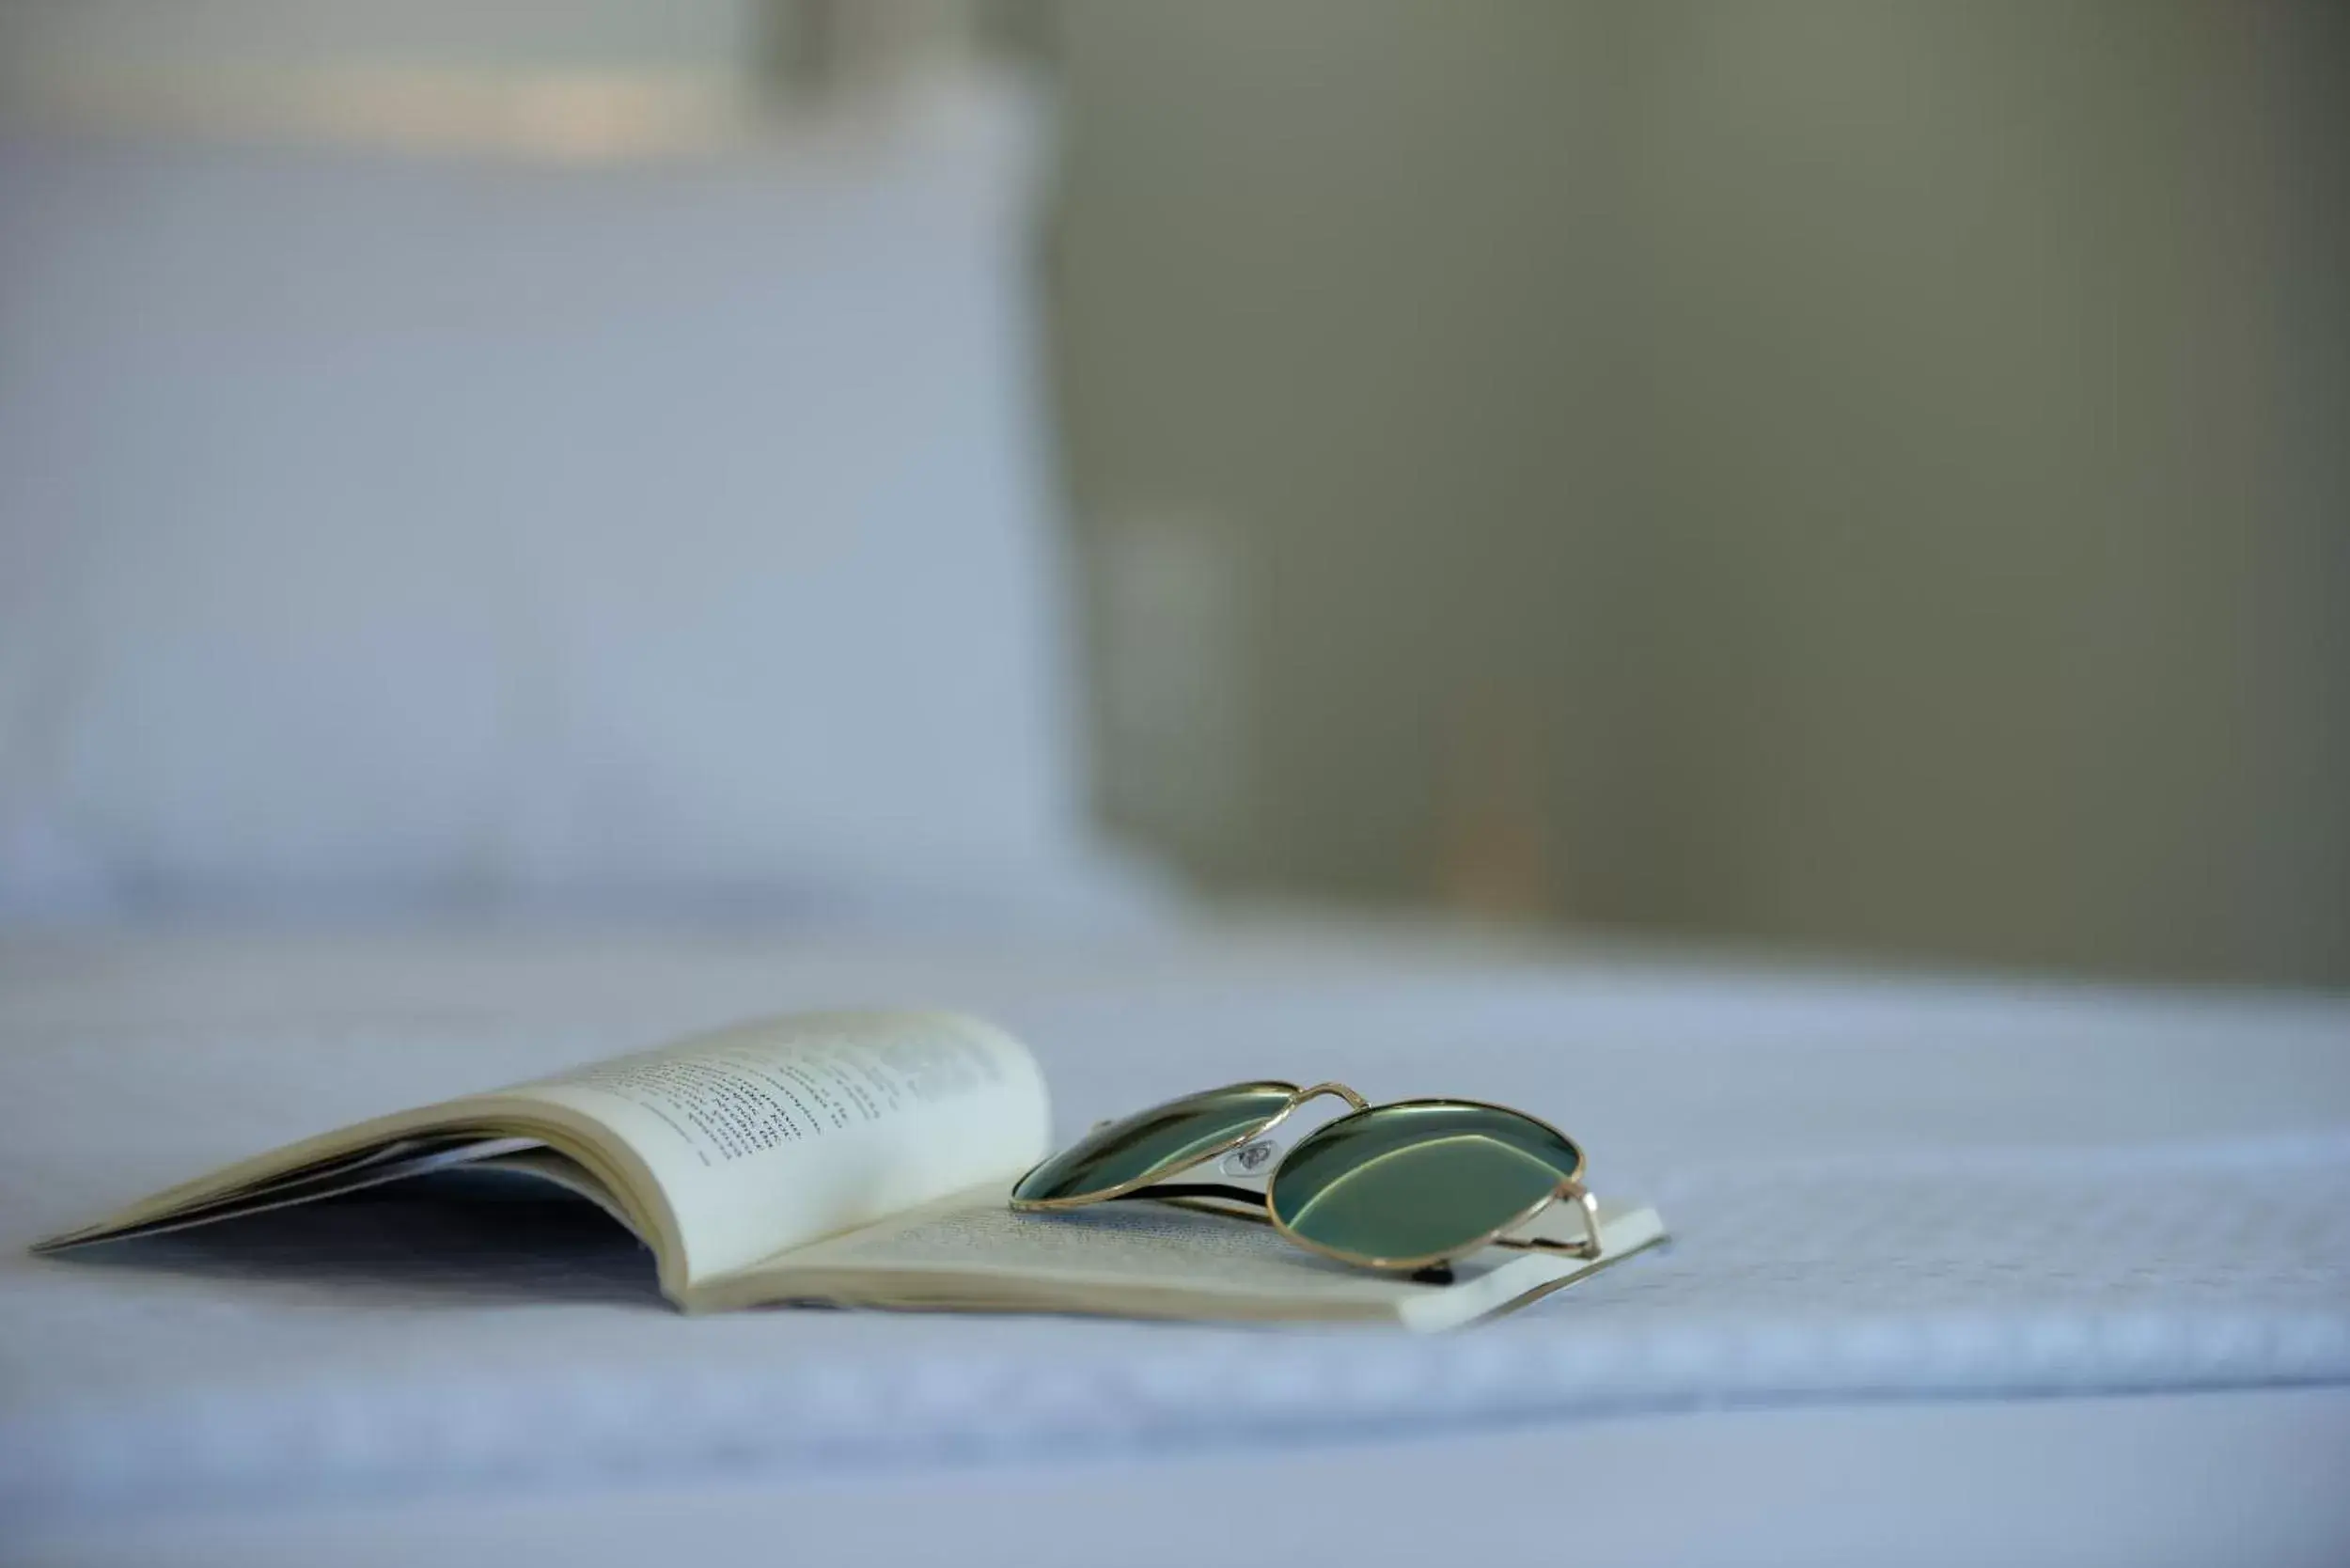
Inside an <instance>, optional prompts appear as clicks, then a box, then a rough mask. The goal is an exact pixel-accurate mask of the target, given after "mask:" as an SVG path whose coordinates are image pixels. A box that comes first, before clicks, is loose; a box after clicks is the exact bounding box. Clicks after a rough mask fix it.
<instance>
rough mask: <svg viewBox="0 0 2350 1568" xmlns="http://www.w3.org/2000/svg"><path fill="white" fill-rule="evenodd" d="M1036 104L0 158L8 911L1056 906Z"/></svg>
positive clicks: (1059, 661)
mask: <svg viewBox="0 0 2350 1568" xmlns="http://www.w3.org/2000/svg"><path fill="white" fill-rule="evenodd" d="M1032 110H1033V106H1032V105H1031V104H1029V103H1027V102H1026V101H1024V100H1023V99H1021V98H1020V97H1018V96H1017V95H1016V94H1014V93H1012V92H1011V90H1010V89H1008V88H1004V87H1001V86H974V85H971V84H967V83H966V84H958V85H952V86H934V87H933V88H932V89H930V90H928V91H927V92H925V93H923V94H920V95H917V96H916V97H915V98H913V99H911V100H909V101H907V102H905V103H903V104H901V106H900V107H899V108H897V109H895V110H893V111H892V112H890V113H888V114H885V115H879V116H871V117H869V118H864V119H859V120H855V121H852V122H848V123H844V124H836V125H833V126H831V127H830V128H829V129H823V130H814V131H804V132H802V133H795V134H794V135H793V136H791V137H789V138H782V139H779V140H778V141H777V142H776V145H772V146H769V145H763V144H762V145H761V146H760V147H758V148H756V149H744V150H743V151H741V152H737V153H733V154H729V155H725V156H712V157H706V158H701V159H697V160H693V161H687V162H653V163H648V164H642V165H620V166H601V167H570V166H564V165H550V164H530V163H517V162H510V161H509V162H504V163H491V164H475V163H466V162H462V161H435V160H431V159H409V158H399V157H393V156H388V155H376V154H368V153H364V152H337V151H332V150H327V149H230V148H226V147H218V146H214V147H175V146H168V145H154V144H146V145H130V146H126V145H119V144H117V145H64V144H55V143H51V144H28V143H23V142H20V143H18V144H16V145H13V146H10V147H8V148H7V149H5V150H4V151H0V212H6V213H7V214H8V218H7V221H6V222H5V223H4V224H0V343H5V345H6V348H5V351H0V907H11V908H14V909H16V910H18V911H20V912H22V911H26V910H31V911H35V912H55V911H56V910H59V909H61V908H72V907H79V908H90V907H96V908H102V909H105V908H120V907H124V906H139V905H144V904H151V903H154V902H173V903H188V902H194V903H197V904H203V905H210V904H215V903H220V902H238V903H249V902H255V901H259V902H289V901H291V902H301V903H305V904H308V903H315V902H319V901H322V900H331V901H337V902H357V903H361V904H383V903H386V902H417V901H446V900H451V899H455V900H470V901H480V900H489V901H493V902H495V901H506V900H512V899H516V898H525V899H529V898H539V897H548V898H559V899H580V898H606V897H611V896H616V895H618V896H628V897H638V896H643V895H646V894H649V893H661V894H665V895H666V894H671V893H677V892H681V891H682V892H685V893H688V894H691V895H713V894H714V895H723V896H728V897H736V896H747V897H750V898H752V899H754V900H760V901H782V902H801V903H805V902H811V901H813V902H818V903H821V902H823V901H824V900H826V899H829V898H832V897H834V896H836V895H839V894H842V893H844V892H854V891H856V890H859V889H863V890H865V891H868V892H870V890H871V889H873V888H876V887H880V888H888V889H897V890H905V889H919V888H922V887H926V886H938V887H940V888H947V889H953V890H954V897H955V898H956V899H959V900H962V901H963V902H969V894H970V890H971V889H972V888H973V887H975V886H985V887H989V888H992V889H995V891H996V893H997V894H999V895H1004V894H1009V895H1018V894H1019V893H1021V892H1022V891H1024V890H1035V891H1040V892H1043V891H1045V890H1047V889H1048V888H1050V889H1051V891H1050V893H1049V896H1053V897H1059V896H1061V895H1063V894H1065V892H1066V888H1065V887H1053V886H1052V885H1055V884H1060V883H1066V882H1068V881H1069V880H1071V879H1076V880H1079V881H1082V880H1083V879H1084V878H1085V877H1087V876H1088V875H1089V874H1090V872H1089V870H1088V867H1089V849H1088V846H1087V842H1086V835H1085V831H1084V828H1083V826H1082V824H1081V816H1082V806H1083V801H1082V797H1083V792H1084V791H1083V779H1082V776H1081V774H1080V769H1079V765H1078V762H1077V759H1076V741H1077V737H1076V735H1075V734H1074V732H1073V718H1072V698H1073V694H1072V692H1071V690H1070V689H1069V682H1068V681H1067V679H1066V674H1067V670H1066V650H1065V648H1064V628H1063V605H1062V603H1061V593H1062V588H1063V584H1062V582H1061V573H1062V566H1063V562H1062V559H1061V557H1060V555H1059V552H1058V548H1057V533H1056V529H1055V527H1054V524H1055V522H1056V519H1055V517H1054V514H1053V509H1052V507H1051V506H1050V504H1049V498H1048V497H1049V489H1048V486H1047V484H1046V482H1045V478H1044V468H1043V462H1042V460H1043V457H1044V455H1045V454H1044V453H1043V451H1042V439H1041V426H1040V415H1039V400H1038V397H1037V387H1036V384H1035V372H1034V366H1033V362H1032V353H1033V343H1032V337H1033V333H1032V325H1033V323H1032V320H1031V310H1030V300H1029V296H1028V286H1029V269H1028V261H1029V255H1028V247H1029V239H1030V230H1031V221H1030V220H1031V216H1032V205H1033V196H1034V194H1035V190H1036V185H1037V176H1038V173H1039V164H1040V151H1041V145H1040V144H1041V137H1040V136H1038V135H1037V134H1036V132H1037V129H1038V122H1037V119H1036V117H1035V116H1034V114H1033V112H1032Z"/></svg>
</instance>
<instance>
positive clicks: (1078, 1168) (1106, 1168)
mask: <svg viewBox="0 0 2350 1568" xmlns="http://www.w3.org/2000/svg"><path fill="white" fill-rule="evenodd" d="M1296 1092H1297V1088H1296V1086H1295V1085H1294V1084H1280V1083H1256V1084H1233V1085H1232V1086H1231V1087H1230V1088H1229V1089H1212V1090H1208V1091H1207V1092H1206V1093H1205V1094H1194V1095H1192V1096H1190V1097H1189V1098H1187V1099H1183V1100H1170V1101H1168V1102H1167V1104H1166V1105H1155V1106H1153V1107H1152V1108H1151V1109H1149V1110H1147V1111H1144V1112H1143V1113H1142V1114H1141V1115H1139V1116H1130V1117H1128V1118H1127V1119H1126V1120H1125V1121H1116V1122H1112V1123H1111V1124H1110V1125H1109V1126H1106V1127H1104V1128H1101V1129H1099V1130H1098V1131H1095V1132H1091V1133H1089V1134H1087V1135H1086V1136H1085V1137H1083V1138H1081V1139H1079V1140H1078V1141H1077V1143H1076V1144H1074V1145H1073V1147H1071V1148H1068V1149H1065V1150H1063V1151H1062V1152H1059V1153H1058V1154H1055V1155H1054V1156H1053V1157H1052V1158H1051V1159H1049V1160H1046V1161H1045V1162H1044V1163H1043V1164H1042V1165H1040V1166H1038V1167H1037V1168H1035V1169H1034V1170H1031V1171H1029V1172H1028V1173H1027V1174H1026V1176H1023V1177H1022V1178H1020V1184H1019V1185H1018V1186H1015V1187H1013V1188H1012V1189H1011V1195H1012V1197H1013V1198H1014V1199H1016V1200H1024V1201H1028V1202H1042V1201H1047V1200H1054V1199H1067V1198H1087V1197H1090V1196H1092V1195H1093V1194H1095V1193H1103V1192H1110V1191H1114V1190H1116V1189H1117V1188H1119V1187H1122V1186H1126V1185H1128V1184H1132V1183H1135V1182H1139V1181H1141V1180H1143V1179H1144V1178H1146V1177H1148V1176H1150V1175H1151V1174H1152V1172H1153V1171H1157V1170H1162V1169H1165V1168H1167V1167H1169V1166H1174V1165H1179V1164H1181V1163H1182V1162H1183V1161H1184V1160H1186V1159H1188V1158H1190V1157H1191V1156H1193V1155H1196V1154H1199V1153H1201V1152H1205V1151H1207V1150H1210V1149H1214V1148H1215V1147H1216V1146H1217V1145H1219V1144H1224V1143H1234V1142H1238V1141H1241V1140H1243V1139H1245V1138H1246V1137H1249V1136H1250V1135H1251V1134H1253V1133H1254V1132H1256V1130H1257V1129H1258V1128H1260V1127H1261V1126H1263V1125H1264V1124H1265V1123H1266V1122H1268V1121H1272V1120H1273V1119H1274V1118H1275V1117H1277V1116H1278V1115H1280V1114H1281V1112H1282V1110H1283V1108H1284V1107H1286V1106H1287V1105H1289V1103H1290V1099H1291V1097H1292V1096H1293V1095H1294V1094H1295V1093H1296Z"/></svg>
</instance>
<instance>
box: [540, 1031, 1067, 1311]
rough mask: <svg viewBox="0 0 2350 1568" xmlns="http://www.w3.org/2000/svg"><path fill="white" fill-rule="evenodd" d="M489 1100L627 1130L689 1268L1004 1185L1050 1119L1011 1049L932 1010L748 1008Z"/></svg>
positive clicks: (752, 1257) (1034, 1157)
mask: <svg viewBox="0 0 2350 1568" xmlns="http://www.w3.org/2000/svg"><path fill="white" fill-rule="evenodd" d="M499 1098H501V1099H510V1100H524V1101H530V1102H535V1103H538V1104H541V1105H556V1106H560V1107H562V1108H563V1109H564V1110H566V1111H569V1112H571V1113H572V1114H573V1115H575V1116H577V1117H580V1118H584V1119H586V1120H587V1121H592V1122H594V1123H595V1124H597V1125H598V1126H600V1127H602V1128H603V1129H605V1130H607V1131H608V1132H609V1134H610V1135H611V1136H612V1137H614V1138H615V1139H617V1140H618V1141H619V1142H620V1143H622V1144H623V1145H625V1147H626V1148H627V1150H628V1151H629V1152H631V1153H633V1154H634V1155H635V1157H636V1158H637V1159H638V1160H639V1161H641V1162H642V1164H643V1166H644V1167H645V1168H646V1169H647V1170H648V1171H649V1172H650V1175H651V1177H652V1179H653V1181H654V1183H655V1184H657V1185H658V1186H659V1188H660V1193H661V1196H662V1197H663V1198H664V1199H665V1200H666V1205H667V1207H668V1209H669V1211H670V1213H671V1216H672V1218H673V1221H674V1224H675V1227H676V1231H677V1234H676V1236H675V1238H674V1245H675V1247H677V1248H678V1249H679V1251H680V1260H679V1262H680V1273H681V1276H682V1281H683V1282H686V1283H691V1282H693V1281H699V1280H707V1279H709V1278H712V1277H713V1276H716V1275H720V1274H724V1273H727V1272H729V1271H730V1270H734V1269H739V1268H741V1267H743V1266H744V1265H745V1264H748V1263H752V1262H757V1261H759V1260H760V1259H762V1258H767V1257H771V1256H773V1255H774V1254H776V1253H777V1252H780V1251H783V1250H785V1249H787V1248H790V1247H797V1246H800V1245H801V1244H803V1243H806V1242H810V1241H813V1240H815V1239H817V1238H819V1237H822V1236H828V1235H832V1234H834V1233H836V1232H838V1231H848V1230H852V1229H854V1228H856V1227H859V1226H864V1225H868V1224H870V1223H871V1222H873V1221H875V1220H878V1219H880V1218H882V1217H883V1216H885V1215H891V1214H895V1213H897V1212H899V1211H901V1210H903V1209H907V1208H911V1207H914V1206H917V1205H919V1204H923V1203H927V1202H930V1201H932V1200H935V1199H937V1198H939V1197H941V1196H942V1195H945V1194H949V1193H953V1192H956V1191H958V1190H960V1189H963V1188H965V1187H969V1186H971V1185H972V1184H976V1183H987V1182H994V1183H996V1184H999V1185H1001V1186H1009V1184H1011V1181H1012V1180H1013V1179H1014V1178H1016V1177H1017V1176H1018V1175H1019V1174H1020V1173H1021V1172H1022V1171H1023V1170H1025V1169H1026V1168H1028V1167H1029V1166H1031V1165H1033V1164H1035V1163H1036V1161H1038V1160H1040V1159H1042V1157H1043V1156H1044V1153H1045V1152H1046V1150H1045V1137H1046V1134H1047V1129H1048V1123H1049V1121H1050V1106H1049V1105H1048V1102H1047V1098H1046V1093H1045V1088H1044V1079H1043V1076H1042V1074H1041V1073H1040V1072H1039V1071H1038V1068H1037V1065H1036V1060H1035V1058H1032V1057H1031V1056H1030V1055H1029V1054H1028V1052H1027V1049H1026V1047H1025V1046H1023V1045H1022V1044H1021V1043H1019V1042H1018V1041H1016V1040H1013V1039H1012V1038H1011V1036H1010V1035H1007V1034H1005V1033H1003V1032H1002V1031H1001V1030H999V1029H996V1028H994V1027H990V1026H988V1025H986V1024H982V1023H980V1022H979V1021H978V1020H976V1019H971V1018H964V1017H960V1016H957V1015H954V1014H951V1013H943V1012H838V1013H815V1014H807V1015H803V1016H800V1017H794V1018H784V1019H773V1020H767V1021H763V1022H760V1023H756V1024H746V1025H744V1026H741V1027H736V1028H731V1029H724V1030H719V1031H717V1032H714V1033H711V1034H705V1035H698V1036H696V1037H694V1038H692V1039H688V1040H683V1041H680V1042H678V1043H675V1044H672V1045H666V1046H663V1047H661V1048H659V1049H656V1050H651V1051H645V1052H640V1053H638V1054H636V1055H634V1056H626V1057H619V1058H615V1059H613V1060H610V1061H603V1062H598V1063H596V1064H594V1065H593V1066H589V1067H584V1068H581V1069H578V1070H577V1071H574V1072H572V1073H567V1074H562V1075H560V1076H557V1077H555V1078H550V1079H546V1080H542V1081H540V1082H538V1083H532V1084H525V1085H523V1086H521V1087H520V1088H517V1089H514V1090H508V1091H506V1093H505V1094H504V1095H502V1096H500V1097H499ZM667 1262H668V1260H666V1259H665V1277H666V1274H667V1272H668V1270H667V1267H666V1264H667Z"/></svg>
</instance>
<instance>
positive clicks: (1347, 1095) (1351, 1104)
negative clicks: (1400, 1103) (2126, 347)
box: [1284, 1082, 1371, 1114]
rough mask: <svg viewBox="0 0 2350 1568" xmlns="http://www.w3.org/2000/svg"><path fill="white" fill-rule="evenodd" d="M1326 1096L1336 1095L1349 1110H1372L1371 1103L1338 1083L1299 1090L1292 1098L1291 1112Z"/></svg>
mask: <svg viewBox="0 0 2350 1568" xmlns="http://www.w3.org/2000/svg"><path fill="white" fill-rule="evenodd" d="M1325 1094H1334V1095H1336V1096H1338V1097H1339V1098H1340V1099H1341V1100H1343V1101H1345V1102H1346V1104H1347V1106H1348V1108H1349V1109H1352V1110H1358V1111H1359V1110H1369V1109H1371V1102H1370V1101H1368V1100H1366V1099H1364V1098H1363V1097H1362V1096H1361V1095H1359V1094H1357V1093H1355V1091H1354V1090H1351V1089H1349V1088H1347V1087H1346V1086H1345V1085H1344V1084H1342V1083H1337V1082H1329V1083H1319V1084H1316V1085H1314V1086H1313V1087H1312V1088H1311V1089H1301V1090H1298V1091H1297V1092H1296V1093H1295V1094H1293V1095H1292V1096H1290V1105H1289V1108H1290V1109H1291V1110H1295V1109H1296V1108H1297V1107H1298V1106H1300V1105H1306V1104H1308V1103H1309V1102H1311V1101H1315V1100H1319V1099H1321V1098H1322V1097H1323V1096H1324V1095H1325ZM1284 1114H1286V1113H1284Z"/></svg>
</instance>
